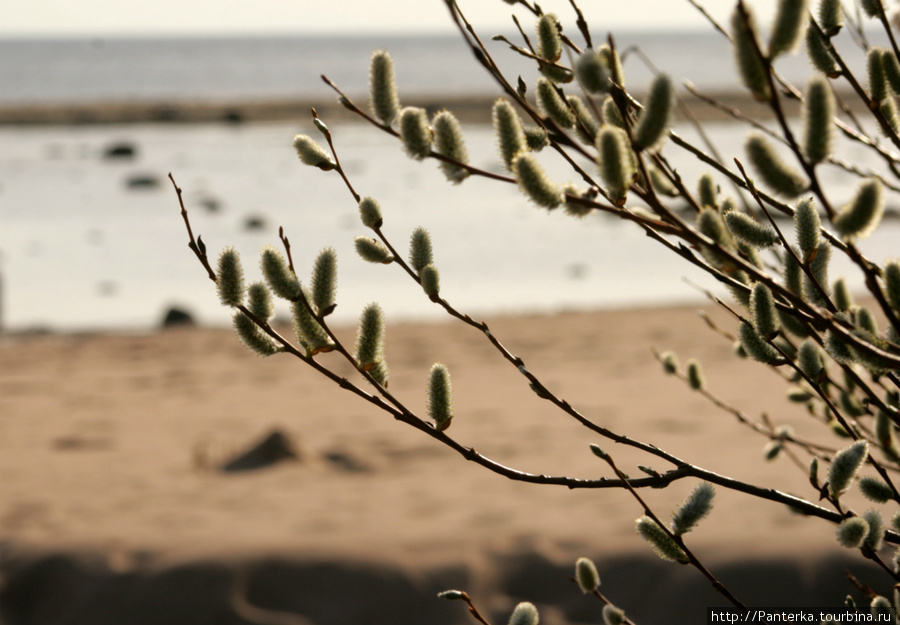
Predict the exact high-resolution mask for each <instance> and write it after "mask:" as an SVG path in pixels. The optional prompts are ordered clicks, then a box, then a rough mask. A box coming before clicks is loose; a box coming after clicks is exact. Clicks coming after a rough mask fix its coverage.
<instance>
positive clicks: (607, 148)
mask: <svg viewBox="0 0 900 625" xmlns="http://www.w3.org/2000/svg"><path fill="white" fill-rule="evenodd" d="M596 148H597V166H598V168H599V170H600V177H601V178H603V182H604V184H605V185H606V190H607V192H608V193H609V195H610V196H611V197H612V199H613V201H614V202H615V203H616V205H617V206H622V205H624V204H625V195H626V194H627V193H628V189H629V188H630V187H631V183H632V182H633V181H634V175H635V169H634V160H633V159H632V154H631V148H630V147H629V145H628V135H627V134H626V133H625V131H624V130H622V129H621V128H617V127H615V126H610V125H608V124H604V125H603V127H602V128H601V129H600V132H598V133H597V144H596Z"/></svg>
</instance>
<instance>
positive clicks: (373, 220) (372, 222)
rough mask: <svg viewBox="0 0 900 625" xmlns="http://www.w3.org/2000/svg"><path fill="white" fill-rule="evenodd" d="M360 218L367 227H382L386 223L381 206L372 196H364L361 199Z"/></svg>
mask: <svg viewBox="0 0 900 625" xmlns="http://www.w3.org/2000/svg"><path fill="white" fill-rule="evenodd" d="M359 218H360V219H361V220H362V223H363V225H364V226H365V227H366V228H372V229H373V230H374V229H376V228H380V227H381V224H382V223H384V220H383V219H382V217H381V206H379V205H378V201H377V200H375V199H373V198H370V197H364V198H363V199H361V200H360V201H359Z"/></svg>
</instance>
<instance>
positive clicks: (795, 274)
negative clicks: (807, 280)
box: [784, 254, 803, 295]
mask: <svg viewBox="0 0 900 625" xmlns="http://www.w3.org/2000/svg"><path fill="white" fill-rule="evenodd" d="M784 286H785V288H787V289H788V290H789V291H791V292H792V293H794V294H795V295H802V294H803V269H802V268H801V267H800V264H799V263H798V262H797V261H796V260H795V258H794V256H793V255H792V254H785V255H784Z"/></svg>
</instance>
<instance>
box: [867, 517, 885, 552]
mask: <svg viewBox="0 0 900 625" xmlns="http://www.w3.org/2000/svg"><path fill="white" fill-rule="evenodd" d="M863 518H864V519H865V520H866V523H868V524H869V533H868V534H866V546H868V547H869V548H870V549H871V550H872V551H878V550H879V549H881V546H882V545H883V544H884V518H882V516H881V513H880V512H879V511H878V510H866V512H865V514H863Z"/></svg>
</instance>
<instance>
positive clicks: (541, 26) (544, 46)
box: [536, 13, 562, 63]
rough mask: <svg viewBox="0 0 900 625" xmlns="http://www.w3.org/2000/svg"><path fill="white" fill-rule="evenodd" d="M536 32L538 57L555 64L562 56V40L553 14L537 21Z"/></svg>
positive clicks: (548, 14) (543, 16)
mask: <svg viewBox="0 0 900 625" xmlns="http://www.w3.org/2000/svg"><path fill="white" fill-rule="evenodd" d="M536 31H537V44H538V47H537V54H538V56H539V57H541V58H542V59H546V60H547V61H550V62H551V63H555V62H556V61H557V60H558V59H559V57H560V55H561V54H562V39H560V36H559V23H558V22H557V20H556V16H555V15H553V14H552V13H545V14H544V15H542V16H541V17H540V18H539V19H538V21H537V26H536Z"/></svg>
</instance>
